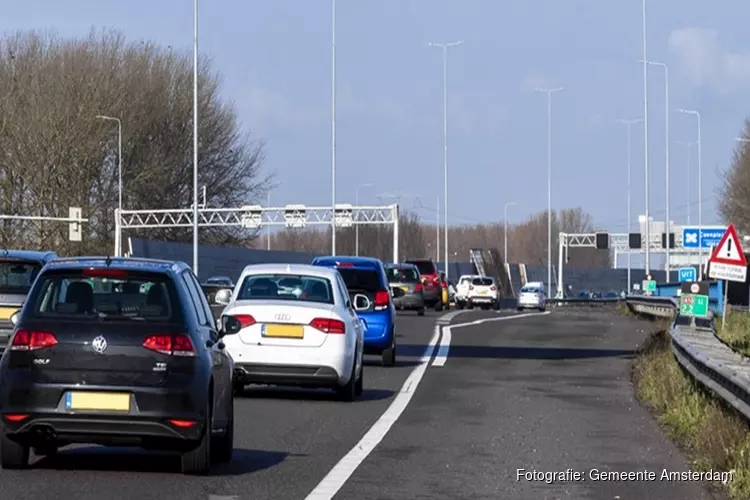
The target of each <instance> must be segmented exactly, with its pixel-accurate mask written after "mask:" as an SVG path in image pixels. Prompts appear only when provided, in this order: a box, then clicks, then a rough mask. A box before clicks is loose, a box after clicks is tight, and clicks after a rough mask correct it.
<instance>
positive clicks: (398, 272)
mask: <svg viewBox="0 0 750 500" xmlns="http://www.w3.org/2000/svg"><path fill="white" fill-rule="evenodd" d="M385 274H386V276H387V277H388V282H389V283H417V282H418V281H419V272H418V271H417V270H416V269H415V268H413V267H407V268H398V267H388V268H386V270H385Z"/></svg>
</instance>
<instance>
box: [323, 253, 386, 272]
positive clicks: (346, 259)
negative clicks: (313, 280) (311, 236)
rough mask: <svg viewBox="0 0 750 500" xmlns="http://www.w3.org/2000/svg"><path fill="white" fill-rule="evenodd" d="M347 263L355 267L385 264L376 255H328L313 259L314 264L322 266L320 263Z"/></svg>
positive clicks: (371, 267) (373, 267)
mask: <svg viewBox="0 0 750 500" xmlns="http://www.w3.org/2000/svg"><path fill="white" fill-rule="evenodd" d="M342 262H343V263H347V264H351V265H353V266H355V267H367V268H370V269H375V268H378V267H380V266H382V265H383V262H382V261H381V260H380V259H376V258H375V257H353V256H350V255H347V256H334V255H331V256H327V257H315V259H313V265H314V266H320V265H331V264H334V265H335V264H337V263H342Z"/></svg>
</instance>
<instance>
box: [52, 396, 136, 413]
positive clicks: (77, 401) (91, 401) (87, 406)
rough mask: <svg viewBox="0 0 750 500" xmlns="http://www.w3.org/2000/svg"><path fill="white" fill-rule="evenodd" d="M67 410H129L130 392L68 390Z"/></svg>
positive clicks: (66, 398)
mask: <svg viewBox="0 0 750 500" xmlns="http://www.w3.org/2000/svg"><path fill="white" fill-rule="evenodd" d="M65 408H66V409H67V410H101V411H130V394H127V393H118V392H68V393H66V394H65Z"/></svg>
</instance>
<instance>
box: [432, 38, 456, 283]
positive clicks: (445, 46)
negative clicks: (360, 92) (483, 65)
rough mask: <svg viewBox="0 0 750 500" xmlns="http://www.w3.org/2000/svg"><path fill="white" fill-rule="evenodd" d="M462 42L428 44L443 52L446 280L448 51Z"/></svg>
mask: <svg viewBox="0 0 750 500" xmlns="http://www.w3.org/2000/svg"><path fill="white" fill-rule="evenodd" d="M463 43H464V42H463V41H457V42H448V43H432V42H430V43H428V44H427V45H429V46H430V47H438V48H440V49H442V50H443V182H444V184H445V186H444V198H445V201H444V202H443V209H444V211H445V217H444V219H445V220H444V221H443V222H444V224H445V251H444V254H445V279H446V280H447V279H448V272H449V271H448V260H449V254H448V49H449V48H451V47H457V46H459V45H461V44H463Z"/></svg>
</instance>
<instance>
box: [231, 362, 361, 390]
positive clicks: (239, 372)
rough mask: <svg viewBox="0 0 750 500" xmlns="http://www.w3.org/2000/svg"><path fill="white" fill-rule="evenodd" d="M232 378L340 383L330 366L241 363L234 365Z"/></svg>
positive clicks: (302, 383) (325, 384) (248, 381)
mask: <svg viewBox="0 0 750 500" xmlns="http://www.w3.org/2000/svg"><path fill="white" fill-rule="evenodd" d="M234 380H236V381H237V382H240V383H242V384H271V385H274V384H278V385H296V386H303V387H335V386H337V385H344V384H345V383H346V382H347V381H348V377H347V380H346V381H345V382H344V383H343V384H342V382H341V376H340V375H339V373H338V372H337V371H336V370H335V369H334V368H332V367H330V366H312V365H275V364H254V363H242V364H235V365H234Z"/></svg>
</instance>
